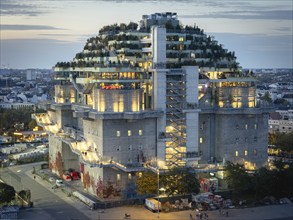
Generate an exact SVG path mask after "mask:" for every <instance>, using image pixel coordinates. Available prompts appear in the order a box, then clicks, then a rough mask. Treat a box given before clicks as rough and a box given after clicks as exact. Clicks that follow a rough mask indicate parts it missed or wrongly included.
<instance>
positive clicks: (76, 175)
mask: <svg viewBox="0 0 293 220" xmlns="http://www.w3.org/2000/svg"><path fill="white" fill-rule="evenodd" d="M70 176H71V179H72V180H79V173H78V172H76V171H73V172H71V173H70Z"/></svg>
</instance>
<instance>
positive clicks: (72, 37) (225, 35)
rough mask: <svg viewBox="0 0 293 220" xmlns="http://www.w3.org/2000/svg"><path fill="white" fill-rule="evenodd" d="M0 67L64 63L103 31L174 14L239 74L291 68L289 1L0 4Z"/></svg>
mask: <svg viewBox="0 0 293 220" xmlns="http://www.w3.org/2000/svg"><path fill="white" fill-rule="evenodd" d="M0 2H1V3H0V4H1V19H0V23H1V33H0V39H1V41H0V46H1V47H0V51H1V54H0V55H1V56H0V67H1V68H6V67H9V68H52V66H54V65H55V64H56V63H57V62H58V61H70V60H72V58H73V57H74V56H75V54H76V53H77V52H80V51H81V50H82V49H83V46H84V45H85V42H86V39H87V38H89V37H92V36H96V35H97V33H98V30H99V29H100V28H101V27H103V26H104V25H108V24H113V23H118V24H119V23H129V22H130V21H134V22H138V21H139V20H140V19H141V16H142V15H143V14H152V13H156V12H167V11H168V12H177V14H178V17H179V20H180V21H181V22H182V24H183V25H194V24H196V25H198V26H199V27H200V28H202V29H204V31H205V33H206V34H207V35H212V36H215V39H216V40H217V41H218V42H219V43H221V44H223V45H224V48H226V49H228V50H229V51H235V54H236V56H237V57H238V62H239V63H240V65H241V66H242V67H243V68H293V63H292V60H293V52H292V50H293V49H292V48H293V37H292V36H293V30H292V28H293V17H292V16H293V15H292V14H293V5H292V4H293V3H292V0H177V1H175V0H157V1H156V0H141V1H140V0H129V1H123V0H84V1H82V0H1V1H0Z"/></svg>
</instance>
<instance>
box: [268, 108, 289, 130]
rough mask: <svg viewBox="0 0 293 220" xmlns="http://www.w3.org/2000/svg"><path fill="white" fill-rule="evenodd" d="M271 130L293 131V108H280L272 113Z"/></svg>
mask: <svg viewBox="0 0 293 220" xmlns="http://www.w3.org/2000/svg"><path fill="white" fill-rule="evenodd" d="M269 132H271V133H274V132H280V133H291V132H293V110H287V111H282V110H278V111H276V112H273V113H271V114H270V119H269Z"/></svg>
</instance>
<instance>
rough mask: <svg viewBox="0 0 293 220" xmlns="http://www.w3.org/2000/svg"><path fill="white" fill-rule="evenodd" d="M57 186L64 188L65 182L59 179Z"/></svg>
mask: <svg viewBox="0 0 293 220" xmlns="http://www.w3.org/2000/svg"><path fill="white" fill-rule="evenodd" d="M56 186H59V187H61V186H64V183H63V180H60V179H57V180H56Z"/></svg>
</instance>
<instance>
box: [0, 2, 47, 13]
mask: <svg viewBox="0 0 293 220" xmlns="http://www.w3.org/2000/svg"><path fill="white" fill-rule="evenodd" d="M36 3H37V2H35V3H31V2H30V1H17V0H1V2H0V4H1V7H0V13H1V16H3V15H26V16H37V15H40V14H44V13H47V10H45V7H41V6H40V5H39V4H36Z"/></svg>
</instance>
